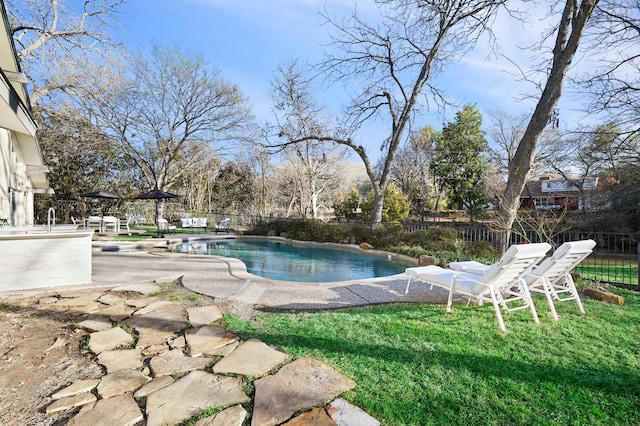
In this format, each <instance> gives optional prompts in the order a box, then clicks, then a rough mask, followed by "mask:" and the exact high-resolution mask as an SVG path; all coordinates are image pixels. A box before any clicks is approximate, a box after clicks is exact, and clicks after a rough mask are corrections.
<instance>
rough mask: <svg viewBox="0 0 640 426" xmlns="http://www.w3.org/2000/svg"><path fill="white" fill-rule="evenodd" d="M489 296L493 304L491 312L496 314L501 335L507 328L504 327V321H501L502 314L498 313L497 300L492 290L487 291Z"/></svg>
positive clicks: (498, 305)
mask: <svg viewBox="0 0 640 426" xmlns="http://www.w3.org/2000/svg"><path fill="white" fill-rule="evenodd" d="M489 294H490V295H491V303H493V310H494V311H495V313H496V318H497V320H498V327H500V330H501V331H502V332H503V333H506V332H507V327H505V326H504V321H503V319H502V314H501V313H500V303H498V298H497V297H496V295H495V293H494V292H493V289H492V290H490V291H489Z"/></svg>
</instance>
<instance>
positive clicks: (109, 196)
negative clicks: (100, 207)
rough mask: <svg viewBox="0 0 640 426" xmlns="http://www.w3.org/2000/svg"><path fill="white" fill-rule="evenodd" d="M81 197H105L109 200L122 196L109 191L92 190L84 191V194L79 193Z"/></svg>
mask: <svg viewBox="0 0 640 426" xmlns="http://www.w3.org/2000/svg"><path fill="white" fill-rule="evenodd" d="M80 196H81V197H85V198H106V199H110V200H119V199H120V198H122V197H121V196H119V195H118V194H114V193H113V192H109V191H93V192H85V193H84V194H80Z"/></svg>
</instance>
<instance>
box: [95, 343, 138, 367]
mask: <svg viewBox="0 0 640 426" xmlns="http://www.w3.org/2000/svg"><path fill="white" fill-rule="evenodd" d="M141 352H142V351H141V350H140V349H120V350H113V351H104V352H102V353H101V354H100V355H98V363H99V364H100V365H104V366H105V368H106V369H107V373H115V372H116V371H118V370H137V369H140V368H142V354H141Z"/></svg>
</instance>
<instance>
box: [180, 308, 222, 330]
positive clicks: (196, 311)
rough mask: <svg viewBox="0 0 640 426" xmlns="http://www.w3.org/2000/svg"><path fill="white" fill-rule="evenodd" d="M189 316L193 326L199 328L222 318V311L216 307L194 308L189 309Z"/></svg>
mask: <svg viewBox="0 0 640 426" xmlns="http://www.w3.org/2000/svg"><path fill="white" fill-rule="evenodd" d="M187 316H188V318H189V322H190V323H191V326H192V327H193V328H198V327H202V326H203V325H209V324H211V323H212V322H214V321H217V320H219V319H220V318H222V311H221V310H220V308H218V307H217V306H215V305H209V306H192V307H190V308H187Z"/></svg>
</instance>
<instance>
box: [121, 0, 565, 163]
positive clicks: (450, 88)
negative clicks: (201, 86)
mask: <svg viewBox="0 0 640 426" xmlns="http://www.w3.org/2000/svg"><path fill="white" fill-rule="evenodd" d="M354 4H355V3H354V1H353V0H325V1H324V2H320V1H317V0H130V1H129V2H128V4H127V5H126V6H125V9H124V15H123V16H122V19H121V27H120V29H119V34H118V36H117V38H118V39H119V40H121V41H123V42H124V43H125V45H126V47H128V48H131V49H133V48H140V47H142V48H144V46H145V45H146V44H149V43H150V42H155V43H158V44H160V45H162V46H166V47H178V48H180V49H187V50H191V51H194V52H198V53H202V54H203V55H204V56H205V57H206V58H207V60H208V61H209V64H210V65H211V66H213V67H215V68H218V69H220V71H221V74H222V76H223V77H224V78H225V79H227V80H229V81H231V82H233V83H235V84H237V85H238V86H239V87H240V89H241V90H242V92H243V93H244V94H245V96H247V97H248V98H249V99H250V100H251V103H252V105H253V107H254V112H255V114H256V116H257V117H258V119H259V120H260V121H264V120H267V119H268V118H269V110H270V104H271V98H270V80H271V79H272V77H273V73H274V70H275V68H276V66H277V65H278V64H282V63H284V62H286V61H288V60H290V59H292V58H300V59H301V60H303V61H309V62H314V61H317V60H319V59H320V58H321V57H322V52H323V50H325V49H327V48H328V47H327V46H326V43H327V41H328V39H329V38H328V30H329V29H328V27H327V26H323V25H322V23H323V18H322V16H321V15H320V14H319V8H320V7H322V5H325V7H326V9H327V10H328V11H329V12H330V13H331V14H333V15H334V16H336V17H340V16H347V15H350V14H351V13H352V11H353V10H354V7H355V6H354ZM357 9H358V11H359V13H361V14H363V15H364V16H375V15H374V13H375V7H374V5H373V2H372V1H371V0H364V1H363V0H360V1H358V2H357ZM533 13H538V14H539V16H540V17H539V18H538V17H533V18H532V19H531V22H532V23H531V24H529V25H528V26H527V27H523V26H522V25H521V24H519V23H516V22H513V21H512V20H508V19H507V18H506V17H505V16H502V17H499V18H498V19H497V20H496V22H495V25H494V32H495V33H496V35H497V36H498V38H499V39H502V40H508V41H509V44H508V45H504V47H503V50H504V53H505V54H508V55H509V56H510V57H512V58H517V60H518V61H520V63H523V64H525V68H526V66H527V65H526V64H528V63H529V59H528V55H527V56H524V55H523V54H522V52H521V50H520V48H521V47H524V46H528V45H530V44H531V43H532V42H533V41H535V40H537V39H538V38H539V34H540V33H541V31H542V30H543V29H544V28H545V27H546V24H545V23H544V22H542V16H543V15H544V13H545V11H534V12H533ZM514 73H516V68H515V67H514V66H513V64H511V63H509V62H507V61H504V60H500V59H498V58H496V57H493V58H487V57H486V52H481V51H479V50H478V52H475V53H472V54H470V55H468V56H467V57H466V58H465V61H464V62H463V63H461V64H459V65H458V66H455V67H453V68H450V69H448V70H447V72H446V73H445V74H444V75H443V76H442V77H440V78H439V80H438V85H439V86H440V87H443V88H445V89H446V90H447V96H448V99H449V100H450V101H452V102H454V103H455V104H457V105H460V107H462V105H464V104H466V103H475V104H477V105H478V107H479V109H480V111H481V112H482V113H483V114H484V117H485V128H488V127H489V125H490V119H489V116H488V113H489V112H490V111H491V110H495V109H502V110H504V111H507V112H509V113H510V114H513V115H518V114H520V113H523V112H529V111H530V110H531V109H532V108H533V103H532V101H531V100H529V101H522V100H518V98H521V96H522V94H524V93H532V92H533V91H534V90H533V87H532V86H531V85H530V84H525V83H522V82H521V81H518V78H517V77H515V76H514V75H513V74H514ZM331 93H332V96H331V97H327V98H326V99H325V103H328V105H327V107H328V108H329V109H333V110H334V111H337V110H338V107H339V104H340V99H337V98H339V97H340V95H339V93H338V92H335V91H334V92H331ZM319 96H320V94H319ZM320 98H321V96H320ZM562 102H563V103H562V106H563V114H564V115H563V116H562V117H563V118H565V119H566V118H567V117H572V116H574V115H575V114H577V113H576V112H574V111H572V108H573V107H572V106H571V99H569V97H565V99H564V100H563V101H562ZM329 104H330V105H329ZM458 109H459V108H457V109H456V108H451V109H450V110H447V111H446V113H445V115H444V116H443V115H441V114H440V113H438V112H436V111H434V112H432V113H427V114H424V115H422V116H421V117H420V119H419V120H418V122H416V123H415V124H416V125H418V126H420V127H421V126H423V125H427V124H430V125H432V126H434V127H435V128H436V129H441V128H442V126H443V123H446V122H448V121H452V120H453V119H454V115H455V113H456V112H457V110H458ZM384 136H386V133H385V130H384V128H382V127H380V126H376V125H372V126H370V127H369V128H367V129H364V130H363V131H362V132H361V134H360V135H359V137H360V138H361V141H359V142H360V143H364V144H365V146H367V147H368V151H369V152H370V155H371V156H372V158H374V159H376V158H377V157H376V155H379V150H378V147H379V145H380V142H381V140H382V138H383V137H384Z"/></svg>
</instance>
